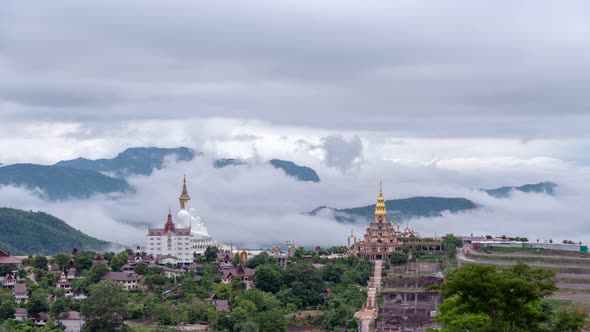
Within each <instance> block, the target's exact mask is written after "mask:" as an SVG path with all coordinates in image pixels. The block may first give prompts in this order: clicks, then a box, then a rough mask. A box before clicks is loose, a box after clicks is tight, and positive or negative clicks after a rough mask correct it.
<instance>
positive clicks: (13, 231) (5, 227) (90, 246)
mask: <svg viewBox="0 0 590 332" xmlns="http://www.w3.org/2000/svg"><path fill="white" fill-rule="evenodd" d="M110 245H111V243H110V242H107V241H103V240H99V239H96V238H94V237H91V236H89V235H87V234H84V233H82V232H81V231H79V230H77V229H75V228H73V227H71V226H69V225H68V224H67V223H66V222H65V221H63V220H61V219H59V218H56V217H54V216H52V215H50V214H48V213H45V212H41V211H35V212H33V211H24V210H19V209H13V208H7V207H0V247H2V248H5V249H7V250H9V251H10V252H11V253H12V254H13V255H28V254H39V255H53V254H56V253H61V252H70V250H71V249H72V247H74V246H76V247H78V248H79V249H81V250H93V251H102V250H105V249H107V248H108V247H109V246H110Z"/></svg>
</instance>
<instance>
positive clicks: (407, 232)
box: [349, 185, 441, 261]
mask: <svg viewBox="0 0 590 332" xmlns="http://www.w3.org/2000/svg"><path fill="white" fill-rule="evenodd" d="M350 239H352V240H353V241H354V243H353V244H352V245H351V244H350V242H349V248H350V249H351V254H353V255H356V256H359V257H360V258H363V259H364V258H368V259H370V260H373V261H375V260H389V259H390V258H391V255H392V254H393V253H396V252H397V253H401V252H404V248H405V247H407V248H408V250H409V251H410V252H411V250H410V249H412V250H416V251H420V252H428V253H431V252H432V253H435V252H441V243H440V241H439V240H437V239H436V238H435V239H428V240H427V239H420V238H419V237H418V235H417V234H416V233H415V232H414V231H413V230H412V229H410V228H409V227H408V226H406V228H405V229H404V231H403V232H402V231H400V224H399V223H396V222H391V221H387V207H386V206H385V198H384V197H383V187H382V185H380V186H379V196H378V197H377V205H376V206H375V219H374V220H373V221H371V222H369V227H367V230H366V233H365V236H364V238H363V239H362V240H360V241H357V239H356V237H355V236H354V235H353V234H351V236H350V237H349V241H350Z"/></svg>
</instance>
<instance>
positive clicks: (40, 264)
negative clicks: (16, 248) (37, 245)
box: [32, 255, 49, 271]
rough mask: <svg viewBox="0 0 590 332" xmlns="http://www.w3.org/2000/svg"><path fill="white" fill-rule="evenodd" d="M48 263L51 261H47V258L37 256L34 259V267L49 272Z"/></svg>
mask: <svg viewBox="0 0 590 332" xmlns="http://www.w3.org/2000/svg"><path fill="white" fill-rule="evenodd" d="M48 263H49V261H48V260H47V257H45V256H41V255H36V256H35V257H33V262H32V265H33V267H34V268H36V269H39V270H43V271H47V264H48Z"/></svg>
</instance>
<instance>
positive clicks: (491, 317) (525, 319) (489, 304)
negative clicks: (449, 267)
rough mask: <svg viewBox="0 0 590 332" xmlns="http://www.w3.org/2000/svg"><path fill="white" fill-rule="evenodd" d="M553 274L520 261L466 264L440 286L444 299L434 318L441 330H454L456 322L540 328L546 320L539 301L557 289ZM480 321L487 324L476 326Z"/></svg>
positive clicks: (493, 328)
mask: <svg viewBox="0 0 590 332" xmlns="http://www.w3.org/2000/svg"><path fill="white" fill-rule="evenodd" d="M554 277H555V274H554V273H553V272H552V271H550V270H546V269H539V268H531V267H529V266H528V265H525V264H522V263H519V264H517V265H515V266H513V267H510V268H499V267H497V266H493V265H477V264H466V265H465V266H464V267H463V268H461V269H458V270H455V271H453V272H452V273H450V274H449V275H448V276H447V278H446V280H445V282H444V283H443V284H442V285H441V286H440V289H441V295H442V296H443V298H444V301H443V304H442V305H441V306H440V308H439V309H440V314H439V315H438V316H437V320H438V321H439V322H441V323H443V331H457V327H458V326H471V327H473V328H474V329H473V331H480V330H481V331H498V332H501V331H509V332H514V331H541V330H542V328H541V324H542V323H546V322H547V321H548V320H549V316H548V315H547V314H545V313H544V312H543V309H542V307H541V301H542V299H543V298H544V297H545V296H547V295H550V294H551V293H553V292H554V291H555V290H556V289H557V288H556V286H555V281H554V280H553V278H554ZM448 301H450V303H448ZM480 325H487V326H485V327H483V328H481V329H478V328H476V326H480ZM490 329H491V330H490Z"/></svg>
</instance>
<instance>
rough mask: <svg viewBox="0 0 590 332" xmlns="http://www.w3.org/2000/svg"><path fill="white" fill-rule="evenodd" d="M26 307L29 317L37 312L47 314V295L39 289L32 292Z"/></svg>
mask: <svg viewBox="0 0 590 332" xmlns="http://www.w3.org/2000/svg"><path fill="white" fill-rule="evenodd" d="M26 307H27V310H28V311H29V315H31V316H32V315H35V314H37V313H39V312H48V311H49V302H47V293H46V292H44V291H43V290H41V289H38V290H36V291H34V292H33V293H32V294H31V296H30V297H29V301H28V302H27V305H26Z"/></svg>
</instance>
